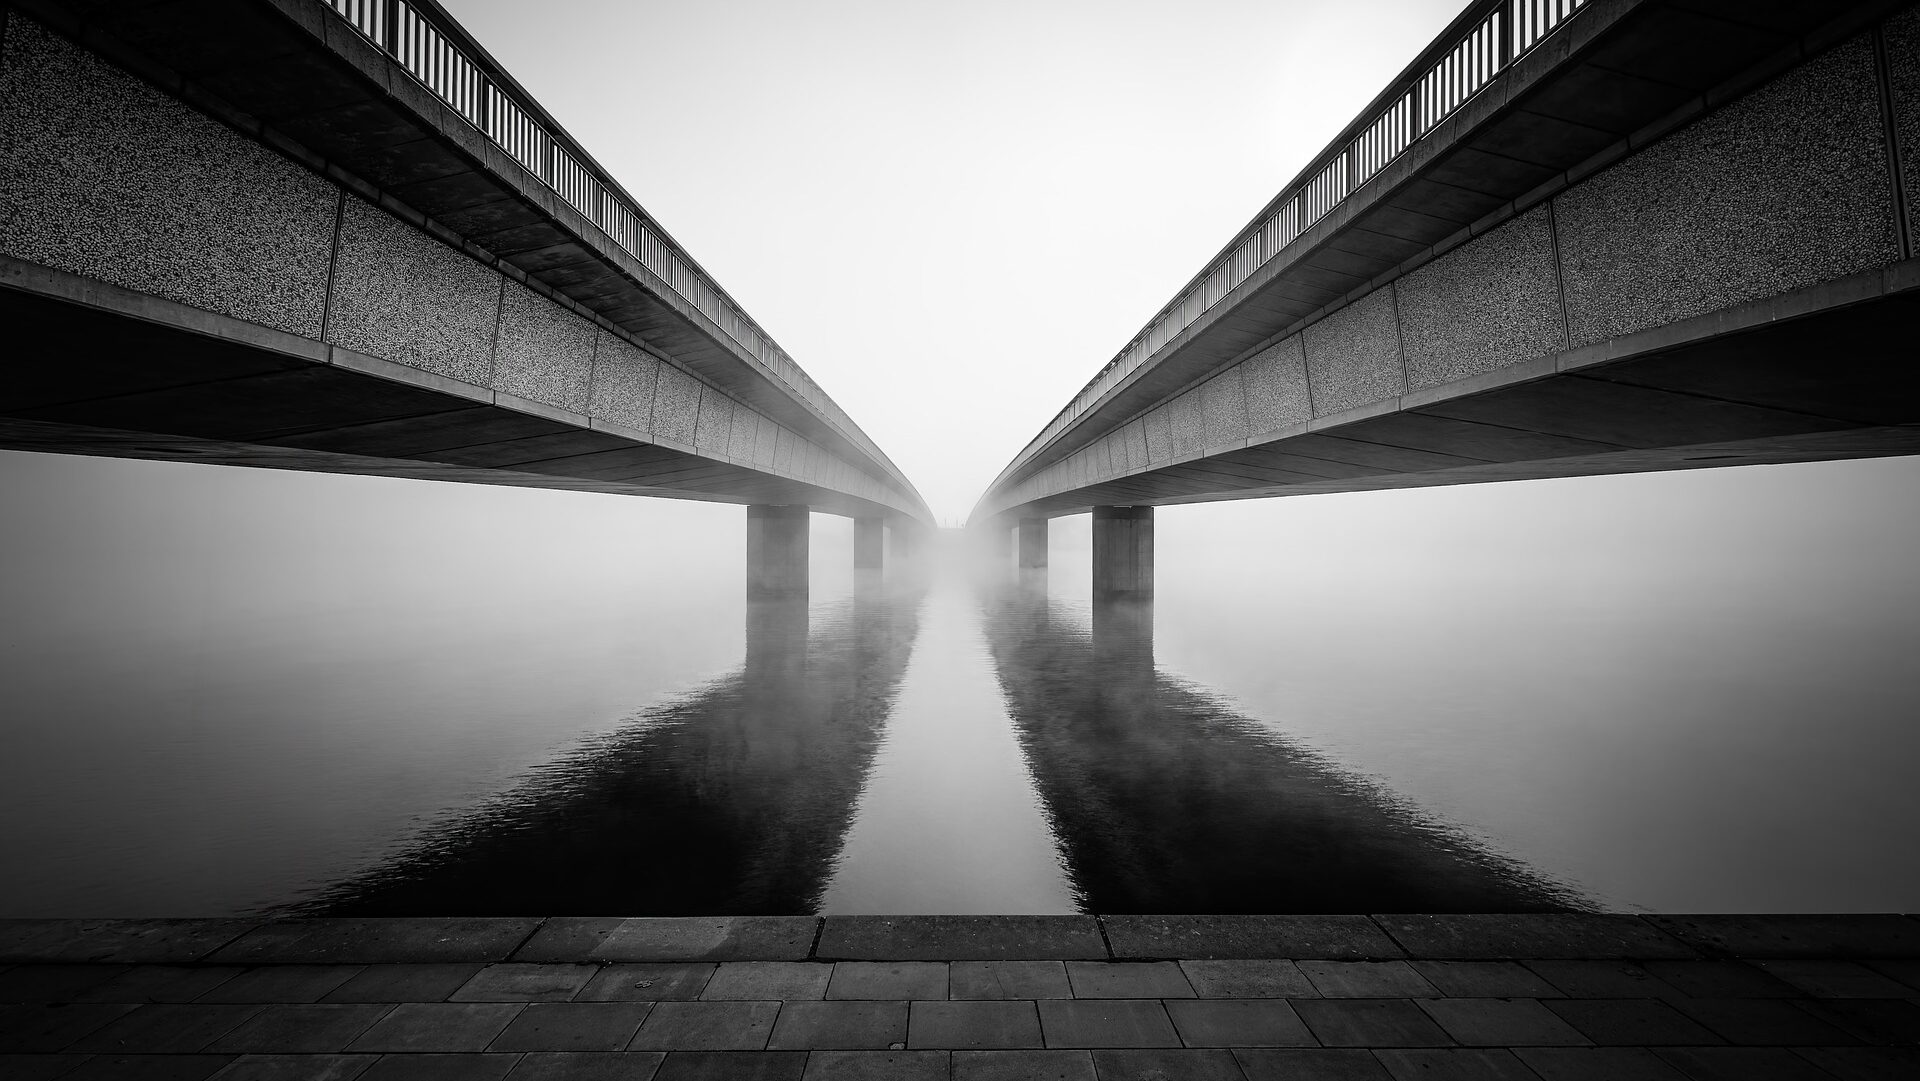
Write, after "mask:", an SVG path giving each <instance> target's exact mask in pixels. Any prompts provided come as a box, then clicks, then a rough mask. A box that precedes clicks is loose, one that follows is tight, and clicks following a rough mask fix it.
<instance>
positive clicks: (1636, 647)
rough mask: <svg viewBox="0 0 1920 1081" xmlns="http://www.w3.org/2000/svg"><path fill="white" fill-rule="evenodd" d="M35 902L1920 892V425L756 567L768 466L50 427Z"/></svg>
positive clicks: (8, 668)
mask: <svg viewBox="0 0 1920 1081" xmlns="http://www.w3.org/2000/svg"><path fill="white" fill-rule="evenodd" d="M0 483H4V485H5V490H6V491H7V493H8V496H9V509H10V514H9V515H8V516H7V517H6V518H5V519H4V520H0V551H4V552H5V554H6V560H5V563H4V566H3V568H0V613H3V614H0V641H3V642H4V651H3V652H0V710H3V711H4V714H5V716H6V718H7V720H6V723H5V725H4V727H0V816H4V817H0V821H3V822H4V823H5V824H6V825H5V826H4V827H0V862H3V863H4V865H5V866H6V867H7V869H8V873H7V874H6V875H5V876H0V915H217V914H230V913H261V912H336V913H349V912H351V913H382V914H401V913H476V914H477V913H538V914H550V913H557V912H564V913H581V914H607V913H618V914H676V913H692V912H743V913H744V912H770V913H779V912H805V911H828V912H915V911H921V912H992V911H1007V912H1064V911H1076V910H1091V911H1103V912H1123V911H1222V912H1225V911H1246V912H1262V911H1280V912H1284V911H1383V910H1396V909H1397V910H1508V911H1516V910H1537V909H1551V908H1566V907H1572V908H1582V907H1598V908H1609V909H1613V908H1629V909H1631V908H1639V909H1653V910H1703V909H1718V910H1787V911H1791V910H1806V911H1822V910H1911V909H1913V908H1914V907H1915V904H1916V902H1920V872H1916V871H1915V870H1914V869H1913V868H1912V867H1911V865H1910V861H1908V860H1906V859H1905V858H1904V854H1905V853H1907V852H1910V851H1913V850H1914V849H1915V848H1916V847H1917V846H1920V795H1916V790H1915V786H1913V785H1912V784H1911V783H1910V777H1909V774H1910V772H1911V763H1912V762H1913V761H1915V752H1916V751H1920V746H1916V744H1917V743H1920V734H1916V728H1915V726H1914V725H1913V724H1912V722H1911V719H1912V718H1913V717H1916V716H1920V690H1916V685H1915V684H1914V682H1913V681H1912V679H1911V678H1910V660H1911V657H1912V656H1914V654H1915V648H1916V646H1920V603H1916V602H1920V573H1916V568H1915V565H1914V561H1913V559H1912V557H1911V554H1910V553H1911V552H1912V551H1914V550H1916V548H1917V547H1920V499H1916V498H1914V496H1915V495H1920V466H1917V464H1916V463H1915V462H1913V461H1909V460H1894V461H1883V462H1862V463H1839V464H1835V465H1829V466H1797V467H1770V468H1764V469H1747V470H1716V471H1711V472H1702V473H1698V474H1689V475H1678V474H1675V475H1663V476H1654V477H1621V478H1593V479H1589V480H1583V481H1568V482H1547V483H1533V484H1517V485H1496V486H1478V487H1472V488H1455V489H1444V490H1430V491H1421V492H1393V493H1373V494H1367V495H1354V496H1338V497H1322V498H1313V499H1294V500H1276V501H1266V502H1261V503H1254V504H1243V505H1238V504H1224V505H1212V506H1196V507H1175V508H1162V509H1161V511H1160V513H1159V519H1158V534H1159V535H1158V540H1159V560H1160V577H1159V583H1158V584H1159V590H1158V595H1157V598H1156V600H1155V602H1154V603H1153V604H1152V605H1150V606H1138V605H1135V606H1118V607H1116V606H1105V605H1103V606H1095V605H1094V604H1092V603H1091V601H1090V599H1089V598H1088V596H1087V583H1088V577H1089V572H1088V562H1087V544H1086V541H1087V529H1088V527H1087V523H1086V519H1085V518H1084V517H1081V518H1068V519H1062V520H1058V521H1056V522H1055V523H1054V528H1053V544H1052V566H1051V567H1050V568H1049V570H1048V571H1047V572H1046V573H1044V574H1042V575H1038V576H1035V575H1032V574H1028V575H1026V576H1024V577H1023V576H1020V575H1017V574H1015V573H1014V571H1013V569H1012V568H1010V567H995V566H988V567H984V568H983V567H982V566H981V565H980V564H979V563H978V561H976V560H974V559H973V558H971V557H970V556H969V554H968V553H967V552H966V551H965V550H964V548H963V547H960V546H955V547H954V548H953V550H951V551H948V552H947V553H946V557H945V558H940V559H933V560H930V561H929V562H928V563H927V564H926V565H925V566H923V567H921V568H920V569H918V570H915V571H913V572H908V571H907V570H906V569H905V568H901V567H895V568H891V569H890V570H889V572H888V573H887V574H886V575H884V576H881V577H877V578H876V577H873V576H864V577H857V576H855V575H854V574H853V573H852V572H851V569H850V564H851V545H850V528H849V527H848V524H847V523H845V522H844V521H842V520H839V519H833V518H829V517H823V516H816V518H815V520H814V521H815V525H814V588H813V592H812V596H811V597H810V598H809V599H808V600H807V601H805V602H800V603H778V604H754V605H749V604H747V603H746V602H745V600H744V599H743V593H744V589H743V583H742V561H743V560H744V543H743V534H744V529H743V518H744V515H743V513H742V512H741V511H740V509H739V508H737V507H724V506H709V505H703V504H683V503H666V502H662V501H655V500H640V499H622V498H618V497H605V496H593V495H582V494H572V493H551V492H536V491H526V490H519V489H496V488H481V487H470V486H460V485H432V484H426V483H422V482H412V481H399V480H385V479H377V478H355V477H328V476H315V475H307V474H288V473H274V472H265V471H253V470H239V469H224V468H214V467H205V466H192V465H180V464H167V463H147V462H110V461H96V460H88V459H72V458H52V457H45V456H38V455H27V454H17V453H9V454H4V455H0Z"/></svg>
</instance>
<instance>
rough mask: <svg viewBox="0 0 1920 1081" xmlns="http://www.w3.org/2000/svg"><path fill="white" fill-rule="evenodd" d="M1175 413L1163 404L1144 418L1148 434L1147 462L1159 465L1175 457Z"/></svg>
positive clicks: (1143, 425) (1143, 424)
mask: <svg viewBox="0 0 1920 1081" xmlns="http://www.w3.org/2000/svg"><path fill="white" fill-rule="evenodd" d="M1172 418H1173V415H1172V413H1170V412H1169V411H1168V407H1167V406H1165V405H1162V406H1160V407H1158V408H1157V409H1155V410H1153V411H1152V412H1151V413H1148V414H1147V415H1146V416H1145V417H1144V418H1142V427H1144V428H1145V429H1146V436H1147V462H1148V463H1149V464H1151V465H1159V464H1160V463H1161V462H1164V461H1167V460H1168V459H1170V458H1172V457H1173V419H1172Z"/></svg>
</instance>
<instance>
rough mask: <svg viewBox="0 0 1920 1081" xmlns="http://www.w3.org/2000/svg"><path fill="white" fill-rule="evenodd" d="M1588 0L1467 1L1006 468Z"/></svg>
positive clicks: (1082, 411) (1089, 404) (1072, 418)
mask: <svg viewBox="0 0 1920 1081" xmlns="http://www.w3.org/2000/svg"><path fill="white" fill-rule="evenodd" d="M1586 3H1587V0H1480V2H1479V3H1476V4H1474V5H1473V6H1472V7H1470V8H1469V9H1468V10H1467V12H1466V13H1465V14H1463V15H1462V17H1461V19H1460V20H1457V21H1456V22H1455V24H1454V26H1455V27H1456V28H1459V27H1461V26H1463V24H1464V30H1456V34H1455V36H1454V37H1453V40H1452V42H1451V44H1450V45H1443V46H1442V51H1441V53H1440V56H1439V58H1438V59H1437V60H1435V61H1433V62H1431V63H1430V64H1428V65H1427V66H1425V67H1424V68H1416V69H1415V70H1414V72H1413V74H1412V75H1411V76H1403V77H1402V79H1401V80H1400V82H1399V84H1397V85H1396V86H1394V87H1389V88H1388V92H1387V94H1385V95H1383V97H1385V99H1386V100H1385V104H1380V103H1378V102H1376V104H1375V107H1374V109H1373V110H1372V111H1371V112H1370V113H1368V114H1365V115H1363V116H1362V117H1361V118H1360V119H1359V120H1357V121H1355V122H1354V124H1353V125H1350V126H1349V127H1348V129H1347V130H1348V131H1349V132H1351V131H1354V130H1355V128H1358V134H1357V135H1353V136H1351V137H1350V138H1346V139H1344V140H1336V141H1335V143H1334V145H1333V146H1331V147H1329V148H1328V149H1327V150H1325V151H1323V152H1322V153H1321V155H1320V157H1318V158H1316V159H1315V160H1314V162H1313V164H1311V165H1309V166H1308V167H1307V169H1306V171H1305V172H1304V173H1303V174H1302V177H1301V178H1300V179H1297V180H1296V181H1295V182H1294V183H1293V184H1291V185H1289V186H1288V187H1287V188H1285V189H1283V190H1282V191H1281V193H1280V195H1279V197H1278V198H1277V199H1276V200H1275V202H1274V203H1273V204H1269V206H1268V209H1267V210H1266V211H1264V212H1263V213H1262V215H1261V216H1260V217H1259V218H1256V219H1255V220H1254V222H1253V224H1251V225H1249V226H1247V228H1245V229H1243V230H1242V231H1241V233H1240V235H1239V236H1238V237H1236V238H1235V239H1234V242H1233V243H1231V244H1229V245H1228V247H1227V250H1226V251H1225V252H1224V253H1222V254H1221V255H1219V256H1218V257H1216V258H1215V259H1214V261H1213V262H1212V263H1209V264H1208V265H1207V268H1206V269H1205V270H1203V271H1201V272H1200V274H1199V275H1198V276H1197V277H1195V278H1194V279H1193V280H1192V281H1191V282H1189V283H1188V284H1187V286H1186V288H1185V289H1183V290H1182V291H1181V292H1180V294H1179V295H1178V296H1176V297H1174V299H1173V300H1172V301H1171V302H1169V303H1168V304H1167V306H1166V307H1164V308H1162V309H1160V311H1159V312H1158V313H1157V314H1156V315H1155V316H1154V317H1153V319H1152V320H1151V321H1149V322H1148V323H1147V325H1146V326H1145V327H1144V328H1142V329H1141V331H1140V333H1138V334H1136V335H1135V336H1134V338H1133V340H1132V341H1130V342H1128V343H1127V345H1126V347H1125V348H1124V349H1122V350H1120V353H1119V355H1118V356H1115V357H1114V358H1113V359H1112V360H1110V361H1108V362H1107V364H1106V366H1105V367H1103V368H1101V369H1100V373H1099V374H1098V375H1096V376H1094V377H1093V379H1092V381H1090V382H1089V383H1088V384H1087V385H1086V387H1085V388H1084V389H1082V390H1081V391H1080V393H1078V394H1076V395H1075V396H1074V398H1073V400H1072V401H1070V402H1068V403H1067V406H1066V408H1064V409H1062V410H1061V411H1060V412H1059V414H1058V415H1056V416H1055V417H1054V418H1053V419H1052V420H1051V421H1049V422H1048V423H1047V426H1046V427H1045V428H1042V429H1041V430H1040V434H1039V435H1037V436H1035V437H1034V438H1033V440H1032V441H1031V442H1029V443H1028V444H1027V446H1026V447H1025V448H1024V449H1023V450H1022V451H1021V452H1020V455H1019V456H1018V457H1016V458H1015V459H1014V463H1013V465H1012V466H1009V467H1008V469H1009V473H1010V472H1011V470H1012V469H1013V468H1016V467H1017V466H1018V465H1019V464H1020V463H1021V462H1022V461H1024V460H1026V459H1027V458H1028V457H1029V456H1030V455H1031V454H1033V453H1035V452H1037V451H1038V450H1039V449H1040V448H1041V447H1044V446H1046V445H1047V444H1048V443H1049V442H1051V441H1052V440H1053V438H1054V437H1055V436H1057V435H1059V434H1060V433H1061V432H1062V431H1064V430H1065V429H1066V428H1067V426H1068V425H1071V424H1072V423H1073V422H1074V421H1076V420H1078V419H1079V418H1080V417H1081V416H1082V415H1083V414H1085V413H1086V412H1087V411H1088V410H1089V409H1091V408H1093V406H1094V404H1095V403H1096V402H1098V401H1099V400H1100V399H1101V398H1102V397H1103V396H1105V395H1106V393H1107V391H1109V390H1111V389H1113V388H1114V387H1115V386H1116V385H1118V384H1119V383H1120V381H1121V380H1122V379H1125V378H1126V377H1127V376H1128V375H1130V374H1132V373H1133V372H1134V371H1136V370H1137V369H1139V367H1140V366H1141V365H1142V364H1145V363H1146V362H1147V360H1148V359H1149V358H1150V357H1152V356H1153V355H1154V354H1155V353H1157V352H1159V350H1160V348H1161V347H1162V346H1164V345H1166V344H1167V343H1168V342H1170V341H1172V340H1173V339H1174V338H1175V337H1177V336H1179V334H1180V333H1181V332H1182V331H1184V330H1186V329H1187V328H1188V327H1190V326H1192V325H1193V323H1194V322H1195V321H1196V320H1198V319H1199V318H1200V316H1202V315H1203V314H1205V313H1206V312H1207V310H1208V309H1210V308H1212V307H1213V306H1214V305H1215V304H1218V303H1219V302H1220V301H1221V300H1223V299H1225V298H1226V296H1227V294H1229V293H1231V292H1232V291H1233V290H1234V288H1235V287H1237V286H1238V285H1240V283H1242V282H1244V281H1246V280H1247V279H1248V278H1250V277H1252V276H1253V274H1254V272H1255V271H1257V270H1258V269H1260V267H1262V266H1264V265H1265V264H1266V262H1267V260H1269V259H1272V258H1273V257H1274V256H1276V255H1279V254H1280V253H1281V252H1282V251H1283V250H1285V249H1286V247H1287V245H1289V244H1291V243H1293V241H1294V240H1295V239H1297V238H1298V237H1299V236H1300V234H1302V233H1304V232H1306V231H1307V230H1308V229H1309V228H1311V227H1312V226H1313V224H1314V223H1315V222H1317V221H1319V220H1320V219H1322V218H1324V217H1326V216H1327V215H1328V214H1329V213H1331V212H1332V211H1333V209H1334V208H1335V207H1337V206H1339V205H1340V204H1341V203H1342V202H1344V201H1345V200H1346V198H1347V196H1349V195H1351V194H1353V192H1354V190H1355V189H1357V188H1358V187H1360V185H1362V184H1364V183H1366V182H1367V181H1368V180H1370V179H1372V178H1373V177H1374V176H1375V175H1376V174H1378V173H1379V172H1380V170H1382V169H1384V168H1386V167H1387V165H1388V164H1389V163H1391V162H1392V161H1393V160H1394V159H1395V158H1398V157H1399V156H1400V155H1401V154H1402V153H1404V152H1405V151H1406V150H1407V148H1408V147H1411V146H1412V145H1413V144H1414V143H1415V142H1416V141H1417V140H1418V139H1419V138H1420V137H1421V136H1423V135H1425V134H1426V133H1427V132H1429V131H1432V130H1433V129H1434V128H1436V127H1438V126H1439V125H1440V123H1441V122H1442V121H1444V120H1445V119H1446V118H1447V117H1449V116H1451V115H1453V113H1454V111H1455V110H1457V109H1459V108H1460V107H1461V106H1462V105H1464V104H1466V102H1467V101H1468V100H1469V99H1471V98H1472V97H1473V96H1474V95H1475V94H1478V93H1479V92H1480V91H1481V90H1482V89H1484V88H1485V87H1486V86H1487V84H1488V83H1490V82H1492V81H1493V79H1494V77H1495V76H1496V75H1498V74H1499V73H1500V72H1502V71H1504V70H1506V68H1507V67H1508V66H1509V65H1511V64H1512V63H1513V62H1514V60H1516V59H1518V58H1519V57H1520V56H1522V55H1524V54H1525V53H1526V52H1527V50H1529V49H1531V48H1533V47H1534V46H1535V45H1538V44H1539V43H1540V41H1541V40H1542V39H1544V38H1545V37H1546V36H1547V35H1548V34H1550V33H1552V32H1553V31H1554V30H1556V29H1558V28H1559V27H1560V26H1562V25H1563V24H1565V23H1566V21H1567V20H1568V19H1570V18H1572V17H1573V16H1574V15H1575V14H1577V13H1578V12H1579V10H1580V9H1581V8H1582V7H1585V6H1586ZM1431 52H1432V50H1429V55H1431ZM1005 475H1008V474H1003V476H1005Z"/></svg>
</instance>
